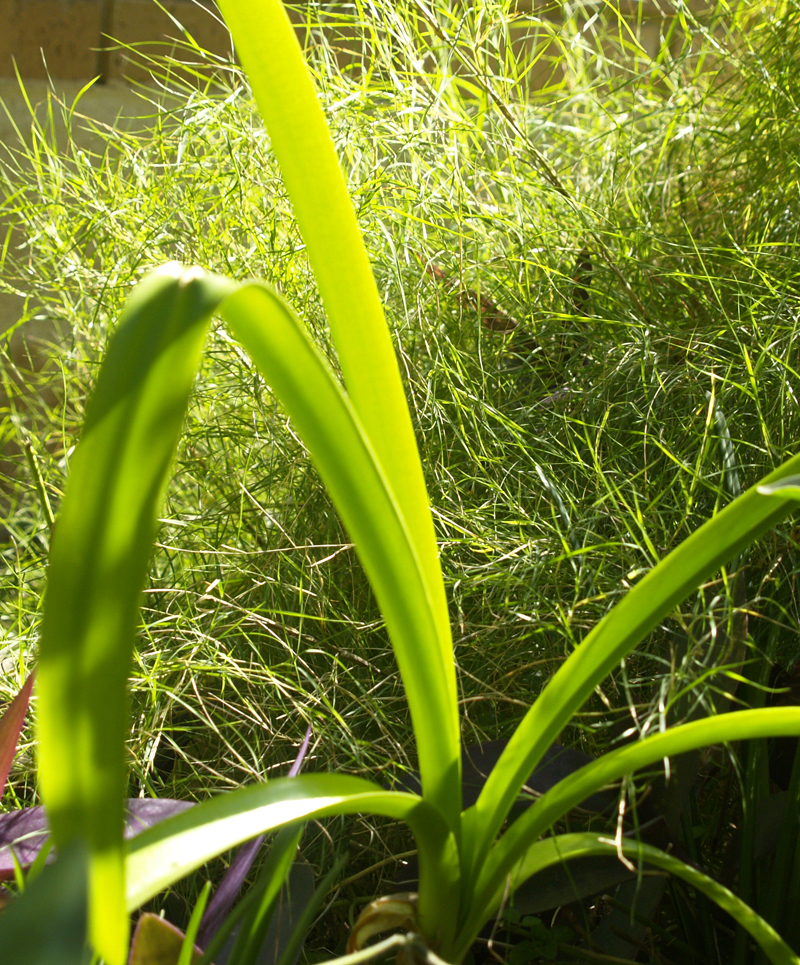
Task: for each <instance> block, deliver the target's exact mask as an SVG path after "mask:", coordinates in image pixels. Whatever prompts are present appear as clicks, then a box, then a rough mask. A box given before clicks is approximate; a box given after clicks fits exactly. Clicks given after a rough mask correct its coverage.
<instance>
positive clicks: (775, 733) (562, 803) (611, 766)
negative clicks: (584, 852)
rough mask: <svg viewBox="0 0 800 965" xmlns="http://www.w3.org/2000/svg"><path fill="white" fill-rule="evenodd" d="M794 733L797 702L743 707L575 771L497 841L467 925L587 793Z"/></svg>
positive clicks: (478, 920) (798, 730)
mask: <svg viewBox="0 0 800 965" xmlns="http://www.w3.org/2000/svg"><path fill="white" fill-rule="evenodd" d="M791 735H798V736H800V708H798V707H772V708H767V709H763V708H762V709H759V710H740V711H736V712H735V713H730V714H720V715H719V716H717V717H706V718H703V719H702V720H696V721H692V722H691V723H688V724H682V725H680V726H678V727H673V728H671V729H670V730H668V731H665V732H664V733H661V734H654V735H652V736H651V737H646V738H645V739H644V740H641V741H637V742H636V743H634V744H628V745H626V746H625V747H620V748H619V749H618V750H615V751H609V753H607V754H604V755H603V756H602V757H601V758H599V759H598V760H596V761H593V762H592V763H591V764H587V765H586V766H585V767H582V768H580V770H577V771H574V772H573V773H572V774H570V775H569V776H568V777H565V778H564V779H563V780H561V781H559V783H558V784H556V785H555V787H553V788H551V789H550V790H549V791H547V792H546V793H544V794H543V795H542V796H541V797H540V798H539V799H538V800H537V801H535V802H534V803H533V804H532V805H531V806H530V808H528V810H527V811H526V812H525V813H524V814H523V815H522V816H521V817H519V818H517V820H516V821H515V822H514V823H513V824H512V825H511V827H510V828H509V829H508V830H507V831H506V833H505V834H504V835H503V836H502V837H501V838H500V840H499V841H498V842H497V843H496V844H495V846H494V848H493V849H492V851H491V852H490V854H489V857H488V859H487V861H486V864H485V866H484V868H483V869H482V871H481V874H480V877H479V880H478V884H477V886H476V889H475V898H474V903H473V905H472V907H471V909H470V912H469V913H468V915H467V922H466V925H465V928H466V930H467V931H469V932H471V933H474V934H477V933H478V931H479V930H480V928H481V926H482V925H483V923H484V922H485V921H486V919H487V918H488V916H489V915H490V914H491V905H492V901H493V900H494V896H495V895H496V894H497V892H498V890H499V889H500V890H501V889H502V886H503V882H504V881H505V879H506V876H507V875H509V874H510V873H511V872H512V869H513V868H514V866H515V865H516V863H517V861H518V860H519V855H520V854H521V853H522V852H523V851H525V849H526V848H529V847H530V846H531V845H532V844H533V843H534V842H535V841H536V840H537V839H538V838H540V837H541V836H542V834H544V833H545V832H546V831H547V830H548V829H549V828H550V827H552V826H553V824H555V822H556V821H557V820H558V819H559V818H560V817H562V816H563V815H564V814H566V813H567V812H568V811H569V810H571V809H572V808H573V807H575V805H576V804H580V802H581V801H582V800H584V799H585V798H586V796H587V795H588V794H592V793H594V792H595V791H597V790H598V789H599V788H601V787H604V786H605V785H607V784H610V783H611V782H612V781H616V780H619V779H620V778H621V777H624V776H625V775H627V774H633V773H634V772H635V771H638V770H641V768H643V767H648V766H649V765H651V764H655V763H657V762H658V761H660V760H662V759H664V758H667V757H675V756H676V755H678V754H684V753H686V752H687V751H692V750H697V749H699V748H701V747H708V746H710V745H712V744H720V743H726V742H730V741H738V740H751V739H754V738H758V737H781V736H791Z"/></svg>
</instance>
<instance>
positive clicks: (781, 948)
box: [457, 833, 800, 965]
mask: <svg viewBox="0 0 800 965" xmlns="http://www.w3.org/2000/svg"><path fill="white" fill-rule="evenodd" d="M613 854H621V855H624V856H625V858H627V859H628V860H629V861H631V862H634V863H640V864H643V863H644V864H650V865H654V866H655V867H657V868H661V869H663V870H664V871H667V872H669V873H670V874H673V875H676V876H677V877H679V878H682V879H683V880H684V881H688V882H689V884H691V885H692V886H693V887H695V888H696V889H697V890H698V891H701V892H703V894H705V895H707V896H708V897H709V898H710V899H711V900H712V901H714V902H716V903H717V904H718V905H719V907H720V908H722V909H723V910H724V911H726V912H728V914H729V915H731V916H732V917H733V918H735V919H736V921H737V922H738V923H739V924H740V925H741V926H742V928H744V929H745V930H746V931H747V932H749V933H750V935H751V936H752V937H753V938H754V939H755V940H756V941H757V942H758V944H759V945H760V946H761V948H762V950H763V951H764V953H765V955H766V956H767V957H768V958H769V960H770V961H771V962H772V963H773V965H800V957H798V956H797V955H795V953H794V952H793V951H792V950H791V948H789V946H788V945H787V944H786V942H784V941H783V939H782V938H781V937H780V935H778V933H777V932H776V931H775V929H774V928H773V927H772V926H771V925H769V924H768V923H767V922H766V921H764V919H763V918H761V917H760V916H759V915H757V914H756V912H755V911H753V909H752V908H750V906H749V905H746V904H745V903H744V902H743V901H742V900H741V899H740V898H737V897H736V895H734V894H733V892H731V891H729V890H728V889H727V888H725V887H724V886H723V885H721V884H719V882H717V881H714V879H713V878H709V877H708V875H705V874H703V873H702V871H698V870H697V869H696V868H692V867H691V866H690V865H687V864H685V863H684V862H683V861H680V860H679V859H678V858H676V857H674V856H673V855H670V854H666V853H665V852H663V851H659V850H658V848H654V847H652V846H651V845H648V844H644V843H642V842H639V841H627V840H624V839H623V841H622V842H617V841H611V840H609V839H607V838H603V837H600V836H598V835H596V834H588V833H584V834H560V835H557V836H556V837H553V838H545V839H544V840H543V841H538V842H536V844H534V845H533V846H532V847H530V848H529V849H528V850H527V852H526V853H525V854H524V856H523V857H522V859H521V860H520V861H519V862H518V864H517V866H516V867H515V869H514V871H513V873H512V875H511V880H510V886H511V888H512V889H513V888H515V887H516V886H517V885H519V884H521V883H522V882H523V881H524V880H525V879H526V878H530V877H531V875H534V874H536V873H537V872H538V871H542V870H544V869H545V868H548V867H551V866H553V865H556V864H560V863H562V862H564V861H569V860H571V859H573V858H579V857H588V856H590V855H613ZM504 889H505V883H503V884H502V885H501V888H500V889H499V891H498V892H496V893H495V895H494V897H493V899H492V902H491V908H492V910H495V909H497V908H498V907H499V906H500V902H501V901H502V899H503V893H504ZM467 947H468V946H467ZM465 951H466V948H461V949H460V950H457V954H463V953H464V952H465Z"/></svg>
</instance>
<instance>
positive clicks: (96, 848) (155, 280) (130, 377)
mask: <svg viewBox="0 0 800 965" xmlns="http://www.w3.org/2000/svg"><path fill="white" fill-rule="evenodd" d="M232 287H233V285H232V283H231V282H226V281H223V280H221V279H212V278H210V277H208V276H203V275H200V274H198V273H197V272H184V271H183V269H181V268H180V267H179V266H176V265H169V266H165V268H164V269H162V270H161V271H159V272H156V273H154V274H153V275H151V276H150V277H149V278H148V279H146V280H145V281H144V282H142V284H141V285H140V286H139V287H138V288H137V290H136V291H135V293H134V294H133V295H132V296H131V298H130V300H129V302H128V304H127V306H126V308H125V311H124V313H123V316H122V319H121V322H120V325H119V328H118V330H117V332H116V333H115V336H114V338H113V339H112V341H111V344H110V346H109V349H108V352H107V355H106V358H105V361H104V364H103V366H102V368H101V371H100V374H99V376H98V381H97V387H96V389H95V391H94V393H93V395H92V398H91V400H90V403H89V406H88V408H87V413H86V421H85V424H84V429H83V435H82V438H81V442H80V445H79V446H78V449H77V450H76V452H75V455H74V456H73V458H72V461H71V465H70V475H69V481H68V484H67V492H66V495H65V498H64V501H63V505H62V510H61V514H60V517H59V519H58V523H57V525H56V528H55V531H54V534H53V541H52V548H51V552H50V566H49V574H48V585H47V591H46V595H45V610H44V618H43V623H42V639H41V648H40V658H39V667H38V693H39V700H40V713H39V720H38V730H39V734H38V736H39V775H40V780H41V786H42V794H43V797H44V800H45V802H46V804H47V808H48V817H49V821H50V824H51V827H52V829H53V834H54V838H55V840H56V842H57V844H58V845H59V846H60V847H62V846H63V845H64V844H65V843H66V842H67V841H70V840H72V839H75V838H82V839H83V840H84V841H86V842H87V843H88V845H89V849H90V852H91V861H90V868H89V881H90V892H91V899H90V906H91V910H90V921H91V926H90V927H91V933H92V941H93V942H94V944H95V946H96V948H97V950H98V952H100V953H101V954H102V955H103V956H104V957H106V958H107V959H108V960H109V961H110V962H112V963H115V962H121V961H123V960H124V958H125V954H126V951H127V943H128V922H127V918H126V916H125V914H124V911H125V903H124V883H123V861H122V846H121V845H122V832H123V822H124V804H123V794H124V790H125V784H126V771H125V761H124V754H123V746H124V740H125V734H126V729H127V701H126V697H125V691H126V684H127V677H128V672H129V670H130V659H131V650H132V646H133V636H134V628H135V626H136V622H137V619H138V607H139V597H140V593H141V590H142V586H143V583H144V578H145V573H146V570H147V563H148V560H149V558H150V553H151V549H152V544H153V538H154V536H155V526H156V517H157V512H158V509H159V507H160V503H161V497H162V492H163V489H164V486H165V484H166V479H167V473H168V470H169V467H170V465H171V462H172V458H173V455H174V452H175V448H176V446H177V443H178V438H179V436H180V432H181V429H182V427H183V420H184V417H185V414H186V408H187V405H188V401H189V393H190V391H191V387H192V384H193V382H194V378H195V375H196V372H197V367H198V365H199V361H200V354H201V351H202V347H203V341H204V339H205V335H206V328H207V324H208V320H209V318H210V315H211V312H212V311H213V309H214V307H215V306H216V304H217V303H218V302H219V300H220V298H221V297H223V296H224V295H225V294H227V292H228V291H230V290H231V288H232Z"/></svg>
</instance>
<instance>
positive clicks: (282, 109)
mask: <svg viewBox="0 0 800 965" xmlns="http://www.w3.org/2000/svg"><path fill="white" fill-rule="evenodd" d="M219 5H220V9H221V11H222V13H223V16H224V17H225V20H226V22H227V24H228V27H229V28H230V31H231V34H232V36H233V39H234V43H235V45H236V50H237V52H238V54H239V57H240V59H241V62H242V64H243V66H244V68H245V70H246V71H247V76H248V78H249V80H250V84H251V86H252V89H253V93H254V95H255V98H256V102H257V104H258V108H259V111H260V113H261V116H262V117H263V118H264V122H265V124H266V127H267V131H268V133H269V136H270V142H271V146H272V149H273V151H274V152H275V156H276V157H277V159H278V163H279V165H280V170H281V174H282V176H283V179H284V182H285V184H286V189H287V191H288V194H289V197H290V199H291V202H292V205H293V207H294V212H295V216H296V217H297V223H298V225H299V227H300V231H301V233H302V235H303V239H304V241H305V242H306V248H307V251H308V256H309V260H310V262H311V266H312V268H313V269H314V275H315V277H316V279H317V283H318V285H319V290H320V294H321V296H322V300H323V303H324V305H325V309H326V312H327V314H328V319H329V322H330V327H331V335H332V337H333V341H334V344H335V346H336V350H337V353H338V356H339V362H340V364H341V367H342V373H343V375H344V380H345V384H346V386H347V391H348V393H349V395H350V398H351V399H352V403H353V406H354V408H355V410H356V412H357V413H358V415H359V418H360V419H361V421H362V424H363V426H364V429H365V432H366V434H367V436H368V438H369V439H370V442H371V444H372V445H373V447H374V449H375V452H376V454H377V456H378V460H379V462H380V464H381V466H382V468H383V471H384V472H385V474H386V478H387V479H388V481H389V484H390V486H391V488H392V490H393V492H394V494H395V498H396V499H397V502H398V505H399V506H400V508H401V511H402V515H403V517H404V519H405V521H406V525H407V526H408V530H409V533H410V534H411V538H412V540H413V542H414V546H415V548H416V552H417V555H418V557H419V560H420V563H421V566H422V571H423V574H424V579H425V584H426V588H427V591H428V594H429V596H430V598H431V601H432V604H433V607H434V613H435V615H436V625H437V630H438V634H437V646H438V649H439V658H438V659H437V661H436V664H435V665H434V666H433V667H432V668H431V674H433V673H434V672H435V673H436V674H437V675H438V676H439V677H440V678H441V679H440V682H439V684H438V685H439V686H443V687H445V688H446V689H447V691H448V693H449V701H450V704H451V717H452V721H451V723H450V725H449V727H448V730H447V732H446V733H444V734H442V735H441V740H443V741H446V742H447V743H448V745H449V750H450V757H451V759H452V761H451V763H452V762H454V763H455V766H456V771H457V768H458V764H459V759H458V746H459V745H458V742H457V738H458V733H459V731H458V711H457V689H456V679H455V669H454V667H453V660H452V654H453V644H452V637H451V630H450V617H449V612H448V607H447V600H446V597H445V590H444V583H443V581H442V576H441V568H440V565H439V556H438V549H437V546H436V536H435V532H434V528H433V519H432V516H431V513H430V509H429V501H428V495H427V491H426V487H425V479H424V475H423V472H422V465H421V463H420V458H419V452H418V450H417V444H416V440H415V438H414V430H413V427H412V424H411V418H410V414H409V411H408V405H407V403H406V398H405V393H404V391H403V385H402V381H401V378H400V370H399V367H398V364H397V358H396V355H395V351H394V347H393V346H392V342H391V338H390V336H389V331H388V327H387V325H386V320H385V317H384V314H383V308H382V306H381V302H380V297H379V294H378V290H377V286H376V284H375V279H374V276H373V274H372V268H371V266H370V263H369V259H368V257H367V253H366V249H365V247H364V242H363V239H362V237H361V232H360V229H359V227H358V222H357V220H356V216H355V212H354V210H353V205H352V202H351V200H350V196H349V194H348V190H347V184H346V182H345V179H344V177H343V175H342V171H341V167H340V165H339V160H338V157H337V155H336V149H335V147H334V144H333V140H332V139H331V135H330V132H329V130H328V126H327V124H326V121H325V116H324V114H323V112H322V109H321V107H320V105H319V102H318V99H317V93H316V91H315V89H314V84H313V82H312V80H311V76H310V74H309V72H308V69H307V67H306V64H305V61H304V59H303V53H302V51H301V49H300V46H299V44H298V42H297V38H296V36H295V33H294V28H293V27H292V24H291V22H290V21H289V18H288V16H287V14H286V11H285V10H284V8H283V5H282V4H281V3H280V0H259V2H257V3H256V2H253V0H220V4H219ZM448 780H449V782H450V785H451V787H450V796H451V798H452V800H454V801H457V798H458V780H457V773H456V777H454V778H452V779H450V778H449V777H448ZM450 810H451V812H452V816H453V821H454V823H455V816H456V814H457V811H458V810H460V808H458V809H457V808H455V807H453V808H451V809H450Z"/></svg>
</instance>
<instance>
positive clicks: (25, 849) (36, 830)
mask: <svg viewBox="0 0 800 965" xmlns="http://www.w3.org/2000/svg"><path fill="white" fill-rule="evenodd" d="M193 806H194V805H193V804H192V803H191V802H190V801H172V800H169V799H159V798H155V799H152V798H151V799H148V798H138V797H134V798H129V799H128V813H127V815H126V817H125V837H126V838H132V837H133V836H134V835H136V834H138V833H139V832H140V831H144V830H145V828H149V827H151V826H152V825H154V824H158V822H159V821H163V820H164V818H169V817H172V815H173V814H179V813H180V812H181V811H185V810H186V809H187V808H190V807H193ZM47 834H48V827H47V817H46V815H45V812H44V808H43V807H34V808H23V809H22V810H19V811H10V812H9V813H8V814H0V881H9V880H10V879H12V878H13V877H14V859H13V857H12V856H11V849H12V847H13V850H14V853H15V854H16V856H17V860H18V861H19V863H20V864H21V865H22V867H23V868H27V867H28V866H29V865H31V864H33V862H34V860H35V859H36V856H37V855H38V854H39V851H40V850H41V848H42V845H43V844H44V842H45V841H46V840H47ZM53 858H54V855H51V856H50V857H48V862H50V861H52V860H53Z"/></svg>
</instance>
